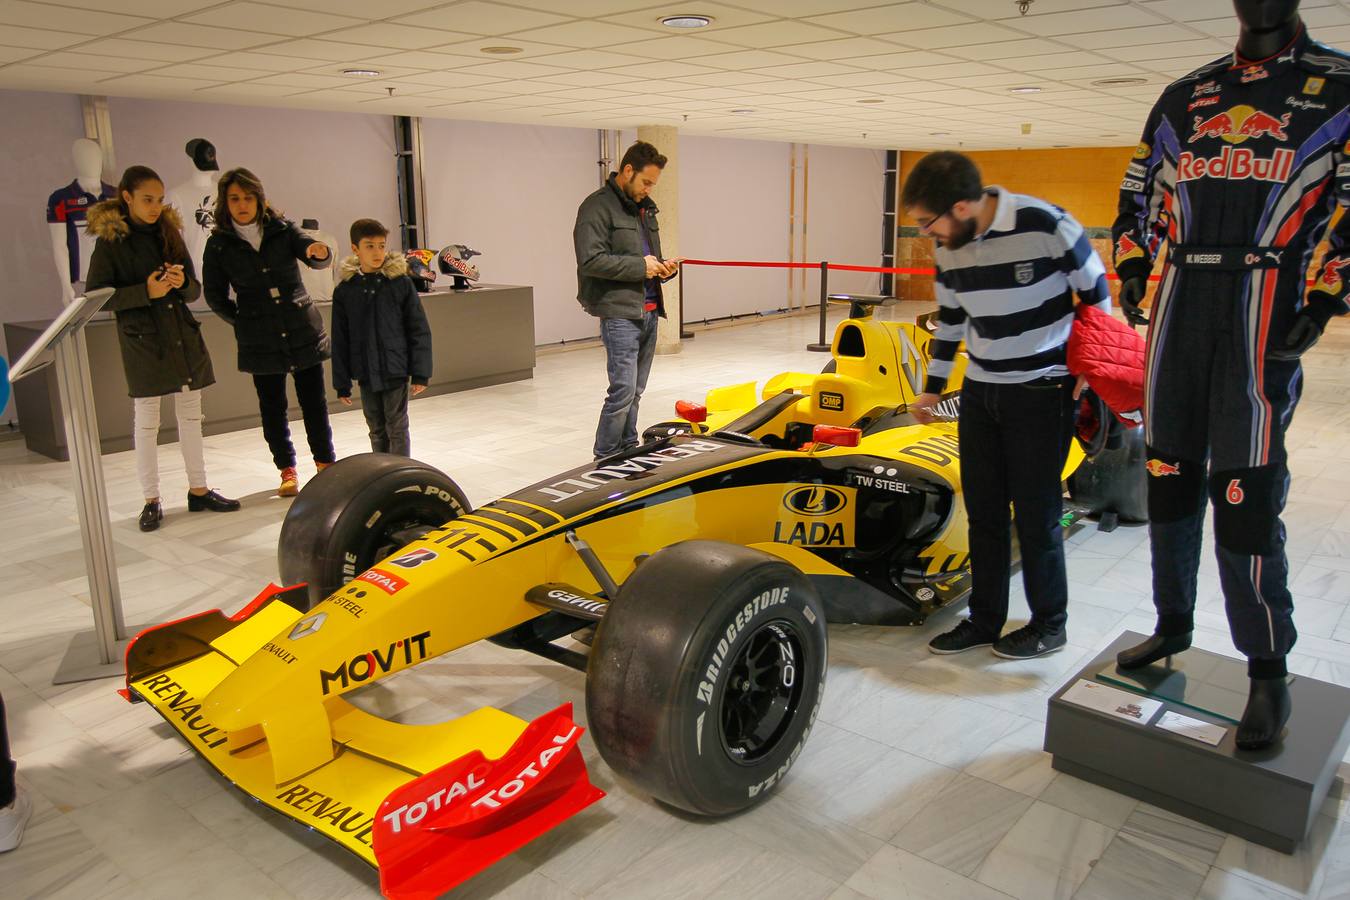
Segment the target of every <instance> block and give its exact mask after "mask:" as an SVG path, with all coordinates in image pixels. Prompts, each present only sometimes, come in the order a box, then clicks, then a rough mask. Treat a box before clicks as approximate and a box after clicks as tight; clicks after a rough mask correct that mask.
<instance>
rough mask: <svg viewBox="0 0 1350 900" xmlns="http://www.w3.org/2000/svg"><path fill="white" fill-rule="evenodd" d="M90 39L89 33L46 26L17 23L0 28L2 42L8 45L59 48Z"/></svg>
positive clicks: (39, 48)
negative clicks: (28, 25) (19, 24)
mask: <svg viewBox="0 0 1350 900" xmlns="http://www.w3.org/2000/svg"><path fill="white" fill-rule="evenodd" d="M87 40H89V35H87V34H67V33H66V32H64V31H51V30H48V29H46V28H20V27H18V26H16V25H9V26H6V27H5V28H4V29H0V44H3V45H4V46H6V47H29V48H32V49H34V50H59V49H61V48H62V47H69V46H70V45H71V44H78V43H80V42H82V41H87Z"/></svg>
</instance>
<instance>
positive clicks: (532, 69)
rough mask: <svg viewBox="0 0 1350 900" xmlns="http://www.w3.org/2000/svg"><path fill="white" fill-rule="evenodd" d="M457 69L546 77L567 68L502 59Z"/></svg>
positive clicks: (495, 75) (490, 74)
mask: <svg viewBox="0 0 1350 900" xmlns="http://www.w3.org/2000/svg"><path fill="white" fill-rule="evenodd" d="M456 71H459V72H472V73H474V74H476V75H486V76H488V77H490V78H545V77H548V76H551V75H560V74H562V73H563V72H566V71H567V70H566V69H560V68H558V67H557V66H541V65H539V64H538V63H529V62H514V61H512V60H502V61H500V62H490V63H480V64H479V65H476V66H465V67H464V68H462V69H457V70H456Z"/></svg>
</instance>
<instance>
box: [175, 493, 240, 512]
mask: <svg viewBox="0 0 1350 900" xmlns="http://www.w3.org/2000/svg"><path fill="white" fill-rule="evenodd" d="M239 506H240V503H239V501H238V500H231V499H230V498H228V497H222V496H221V495H220V494H218V493H216V492H215V491H213V490H207V492H206V493H205V494H194V493H192V492H191V491H189V492H188V512H234V511H235V510H236V509H238V508H239Z"/></svg>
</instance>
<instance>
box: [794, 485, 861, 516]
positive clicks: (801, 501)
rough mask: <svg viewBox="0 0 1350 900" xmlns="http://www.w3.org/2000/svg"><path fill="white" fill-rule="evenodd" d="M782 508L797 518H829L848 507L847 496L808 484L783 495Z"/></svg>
mask: <svg viewBox="0 0 1350 900" xmlns="http://www.w3.org/2000/svg"><path fill="white" fill-rule="evenodd" d="M783 506H785V507H787V508H788V509H790V510H791V511H792V512H794V513H796V514H797V515H799V516H830V515H834V514H835V513H837V512H839V511H840V510H842V509H843V508H844V507H845V506H848V495H847V494H845V493H844V492H843V491H841V490H839V488H835V487H830V486H828V485H823V484H808V485H803V486H802V487H799V488H793V489H792V490H790V491H788V492H787V493H786V494H784V495H783Z"/></svg>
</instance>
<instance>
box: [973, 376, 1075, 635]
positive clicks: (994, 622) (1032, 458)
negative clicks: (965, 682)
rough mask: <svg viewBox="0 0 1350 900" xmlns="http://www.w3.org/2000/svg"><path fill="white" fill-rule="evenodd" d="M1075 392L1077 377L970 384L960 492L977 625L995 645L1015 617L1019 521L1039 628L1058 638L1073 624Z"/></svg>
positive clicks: (1026, 576)
mask: <svg viewBox="0 0 1350 900" xmlns="http://www.w3.org/2000/svg"><path fill="white" fill-rule="evenodd" d="M1073 384H1074V380H1073V379H1072V378H1071V377H1069V376H1065V377H1063V378H1040V379H1037V380H1035V381H1032V382H1027V383H1025V384H995V383H992V382H981V381H975V380H973V379H966V381H965V382H964V383H963V384H962V390H961V418H960V424H959V426H958V429H959V434H960V439H961V490H962V493H963V494H964V496H965V503H966V516H967V518H968V519H969V520H970V564H971V570H972V572H971V575H972V583H973V586H972V590H971V595H970V619H971V622H972V623H974V625H975V626H976V627H977V628H979V629H981V630H982V631H984V632H985V633H987V634H990V635H992V636H994V637H997V636H998V634H999V632H1000V631H1002V630H1003V625H1004V623H1005V622H1006V621H1007V619H1008V578H1009V575H1010V574H1011V573H1010V570H1011V568H1012V528H1011V526H1012V523H1013V521H1015V522H1016V525H1017V542H1018V545H1019V547H1020V548H1021V552H1022V584H1023V585H1024V586H1025V588H1026V594H1027V603H1028V604H1029V605H1030V607H1031V624H1032V625H1033V626H1035V627H1036V628H1038V629H1040V630H1041V631H1042V633H1045V634H1056V633H1058V632H1059V631H1061V630H1063V628H1064V623H1065V621H1066V620H1067V618H1068V604H1069V587H1068V579H1067V576H1066V574H1065V570H1064V531H1063V527H1062V526H1061V525H1060V519H1061V518H1062V517H1063V515H1064V501H1063V494H1062V487H1061V476H1062V473H1063V469H1064V462H1065V460H1066V459H1067V458H1068V454H1069V441H1070V440H1071V438H1072V436H1073ZM1009 504H1011V505H1012V508H1013V510H1014V511H1015V512H1014V513H1012V514H1010V512H1009Z"/></svg>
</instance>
